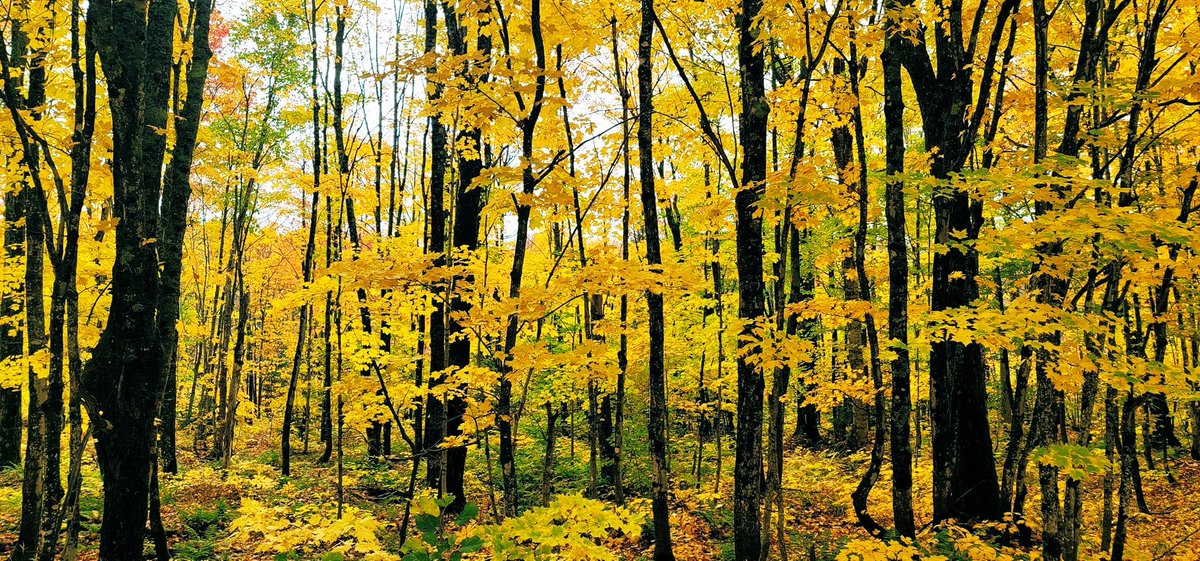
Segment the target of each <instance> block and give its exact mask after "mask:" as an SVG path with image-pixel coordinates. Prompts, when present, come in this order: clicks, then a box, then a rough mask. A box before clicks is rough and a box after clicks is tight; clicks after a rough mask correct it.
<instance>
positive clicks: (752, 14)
mask: <svg viewBox="0 0 1200 561" xmlns="http://www.w3.org/2000/svg"><path fill="white" fill-rule="evenodd" d="M741 7H742V11H741V13H740V14H739V15H738V16H737V27H738V63H739V74H740V78H741V88H742V107H741V116H740V119H739V121H738V137H739V141H740V143H741V146H742V151H743V156H742V170H741V171H742V178H741V182H740V189H739V190H738V192H737V195H736V196H735V198H734V208H735V213H736V222H737V224H736V233H737V234H736V238H737V270H738V316H739V317H740V318H741V319H742V321H743V322H745V327H744V328H743V330H742V333H741V336H740V337H739V338H738V361H737V388H738V397H737V399H738V401H737V437H736V442H737V443H736V449H735V450H736V456H735V466H734V493H733V494H734V511H733V533H734V549H735V551H736V553H737V557H738V558H739V559H752V560H753V559H759V558H760V556H761V548H762V542H761V534H762V520H761V517H760V515H761V513H760V509H761V507H762V484H763V465H762V461H763V451H762V421H763V385H764V384H763V375H762V372H760V371H759V369H758V368H757V367H756V366H755V364H754V361H752V360H751V359H750V357H748V356H747V352H751V351H749V350H748V349H747V347H749V346H751V345H753V344H754V343H753V341H754V339H755V338H756V337H757V336H756V334H755V323H757V322H759V321H760V320H761V319H762V317H763V315H764V313H765V311H766V305H765V300H764V298H765V295H764V287H763V240H762V218H761V217H758V216H755V213H756V211H757V209H756V206H757V204H758V200H759V198H760V197H761V195H762V193H763V190H764V188H765V186H764V183H765V181H766V172H767V118H768V113H769V112H770V106H769V105H768V104H767V100H766V92H765V85H764V78H765V63H764V57H763V52H762V46H761V45H758V44H757V38H758V35H759V33H760V29H759V28H758V22H757V20H758V16H759V12H760V11H761V10H762V1H761V0H742V4H741Z"/></svg>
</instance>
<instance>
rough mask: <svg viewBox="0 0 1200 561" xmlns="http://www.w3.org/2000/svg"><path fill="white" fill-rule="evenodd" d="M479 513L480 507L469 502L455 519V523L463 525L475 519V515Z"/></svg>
mask: <svg viewBox="0 0 1200 561" xmlns="http://www.w3.org/2000/svg"><path fill="white" fill-rule="evenodd" d="M478 515H479V507H477V506H475V505H474V504H472V503H467V505H466V506H464V507H463V511H462V512H461V513H459V515H458V518H456V519H454V523H455V524H458V525H459V526H462V525H465V524H466V523H467V522H470V521H472V520H474V519H475V517H476V516H478Z"/></svg>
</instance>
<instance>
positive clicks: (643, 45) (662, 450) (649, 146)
mask: <svg viewBox="0 0 1200 561" xmlns="http://www.w3.org/2000/svg"><path fill="white" fill-rule="evenodd" d="M641 11H642V21H641V28H640V31H639V34H638V66H637V80H638V129H637V140H638V176H639V179H640V181H641V186H642V216H643V218H644V220H643V221H642V225H643V228H644V230H643V231H644V234H645V236H646V264H647V266H649V267H650V271H651V272H652V273H655V274H658V275H661V274H662V250H661V247H660V241H659V235H658V195H657V194H656V193H655V190H654V130H653V114H654V89H653V87H654V83H653V74H654V60H653V58H652V57H653V50H652V48H653V43H654V0H641ZM760 241H761V240H760ZM760 278H761V277H760ZM661 290H662V289H661V288H657V289H656V288H650V289H649V290H647V291H646V308H647V311H648V314H649V320H648V324H647V328H648V330H649V337H650V356H649V361H648V363H647V364H648V368H649V376H650V388H649V389H650V413H649V418H648V420H647V423H648V424H647V428H646V430H647V431H648V432H649V438H650V461H651V464H652V465H653V470H654V474H653V477H654V479H653V483H652V484H651V493H652V496H651V510H652V511H653V519H654V559H655V561H673V560H674V559H675V553H674V551H673V550H672V548H671V519H670V510H669V508H670V506H669V504H668V500H669V498H670V492H671V473H670V471H669V470H670V468H669V467H668V463H667V383H666V382H667V380H666V377H667V375H666V360H665V359H666V355H665V342H666V334H665V333H664V329H663V324H664V319H663V294H662V292H661ZM760 390H761V388H760ZM760 399H761V396H760ZM759 407H760V409H761V404H760V406H759ZM760 414H761V413H760ZM760 420H761V419H760ZM760 430H761V427H760ZM760 468H761V466H760Z"/></svg>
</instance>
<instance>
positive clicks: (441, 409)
mask: <svg viewBox="0 0 1200 561" xmlns="http://www.w3.org/2000/svg"><path fill="white" fill-rule="evenodd" d="M436 46H437V4H436V3H435V2H434V1H433V0H426V2H425V52H426V53H430V52H433V51H434V49H435V48H436ZM434 72H436V67H435V66H431V67H430V68H429V69H428V74H429V76H430V78H429V79H430V81H431V82H432V83H433V87H432V88H431V89H430V90H429V99H430V101H431V102H436V101H437V99H438V98H440V97H441V95H442V88H443V86H442V85H441V84H439V83H437V82H436V81H434V80H433V74H434ZM447 160H448V153H447V151H446V126H445V124H444V123H442V120H441V117H440V116H439V115H438V114H437V113H434V114H432V115H430V116H429V183H428V189H429V194H428V198H427V202H426V220H427V227H428V228H429V239H428V243H427V244H426V247H425V249H426V251H427V252H429V253H432V254H434V263H435V264H436V265H437V266H445V265H446V257H445V255H444V254H445V252H446V218H447V210H446V209H445V205H444V200H445V191H446V187H445V186H446V167H447V163H448V161H447ZM449 294H450V291H449V286H448V285H447V283H445V282H439V283H437V284H436V285H435V286H434V287H433V297H432V306H433V308H432V310H431V312H430V314H429V340H428V343H427V344H428V346H429V388H430V389H431V390H432V389H434V388H436V387H437V386H440V385H441V384H442V383H443V382H444V381H445V373H444V372H443V371H444V370H445V369H446V341H447V339H446V301H447V298H448V297H449ZM446 436H447V434H446V404H445V403H443V402H442V401H441V400H440V399H438V398H436V397H433V395H432V394H431V395H430V397H429V398H428V399H427V400H426V404H425V435H424V437H423V438H422V441H423V442H424V443H425V455H426V468H425V484H426V485H428V486H429V487H430V488H431V489H435V490H437V492H438V496H442V495H443V494H444V493H445V491H446V489H445V487H444V485H443V479H444V478H443V476H442V472H443V470H444V467H445V465H446V449H445V448H442V447H441V443H442V440H443V439H445V438H446Z"/></svg>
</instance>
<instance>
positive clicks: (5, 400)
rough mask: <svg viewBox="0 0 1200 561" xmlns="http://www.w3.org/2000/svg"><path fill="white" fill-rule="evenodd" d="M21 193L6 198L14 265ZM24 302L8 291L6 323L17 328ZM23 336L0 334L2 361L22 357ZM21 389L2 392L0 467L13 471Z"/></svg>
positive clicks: (2, 304) (1, 304) (21, 240)
mask: <svg viewBox="0 0 1200 561" xmlns="http://www.w3.org/2000/svg"><path fill="white" fill-rule="evenodd" d="M22 198H23V197H21V195H20V192H19V191H13V190H10V191H6V192H5V194H4V255H5V258H6V259H8V260H10V261H12V260H16V259H17V258H18V257H20V256H21V255H22V254H23V253H24V249H23V246H24V244H25V229H24V226H21V225H20V223H21V221H22V220H23V219H24V211H23V209H24V205H22V204H21V199H22ZM21 301H22V299H20V298H17V297H15V296H14V295H12V294H10V293H9V292H8V291H5V293H4V296H3V298H2V299H0V309H2V310H3V313H4V319H5V323H10V324H13V325H17V324H18V323H19V322H20V315H21V314H22V310H24V308H25V307H24V305H23V304H22V303H21ZM23 345H24V343H23V338H22V336H21V332H20V331H18V330H15V329H2V330H0V360H9V359H11V358H13V357H20V356H21V355H22V354H23V350H22V349H21V347H22V346H23ZM21 421H22V420H21V386H15V387H3V388H0V467H4V468H7V467H14V466H17V465H19V464H20V463H21V428H22V426H23V424H22V422H21Z"/></svg>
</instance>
